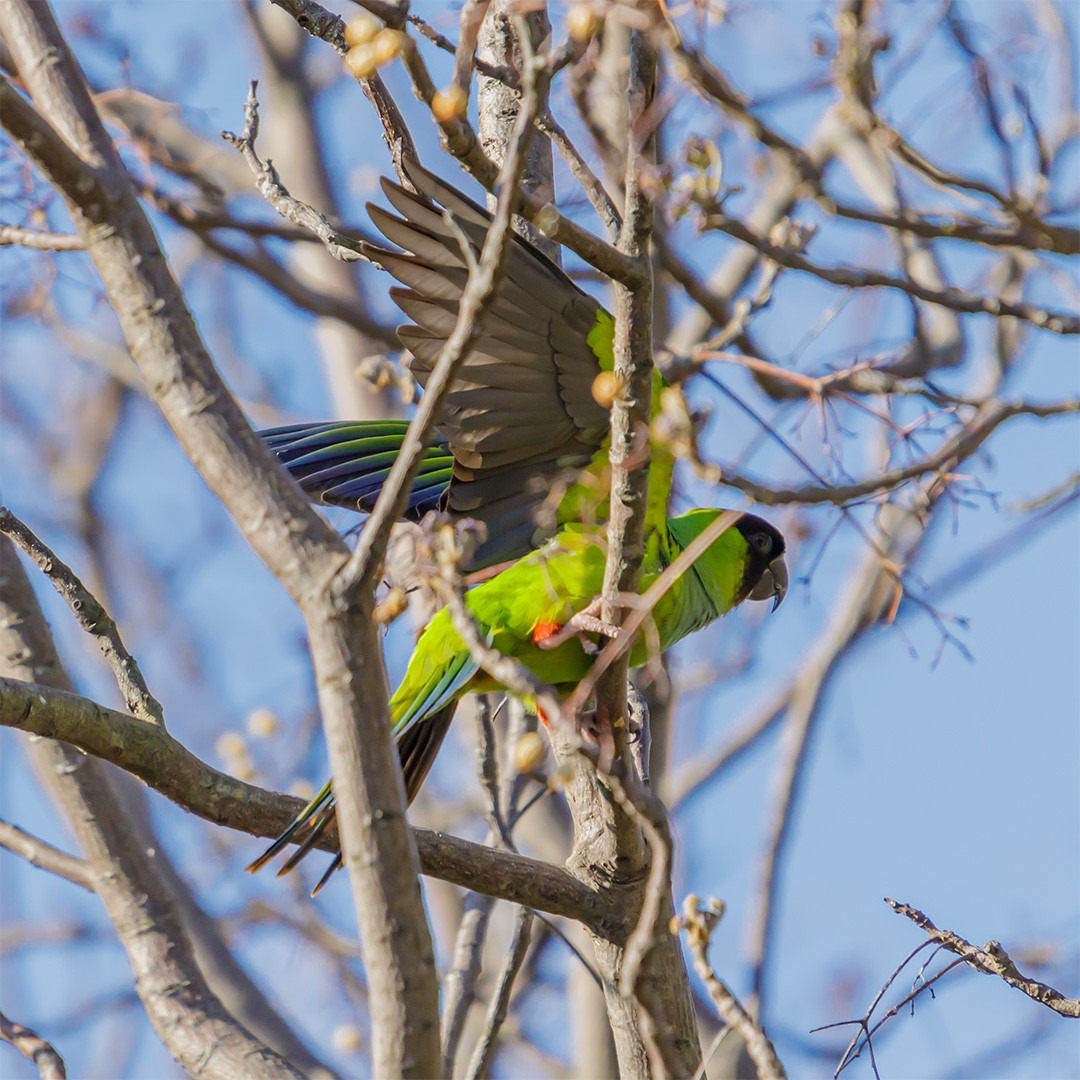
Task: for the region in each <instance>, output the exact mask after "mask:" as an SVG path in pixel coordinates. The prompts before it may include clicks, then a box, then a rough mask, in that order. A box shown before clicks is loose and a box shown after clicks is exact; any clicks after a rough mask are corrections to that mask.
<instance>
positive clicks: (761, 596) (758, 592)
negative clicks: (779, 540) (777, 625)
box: [750, 555, 788, 611]
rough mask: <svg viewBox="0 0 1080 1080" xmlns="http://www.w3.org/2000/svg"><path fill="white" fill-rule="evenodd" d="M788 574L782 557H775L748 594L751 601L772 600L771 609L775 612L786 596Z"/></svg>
mask: <svg viewBox="0 0 1080 1080" xmlns="http://www.w3.org/2000/svg"><path fill="white" fill-rule="evenodd" d="M787 590H788V572H787V563H786V562H784V556H783V555H777V557H776V558H775V559H773V561H772V562H771V563H769V566H768V569H766V571H765V572H764V573H763V574H762V575H761V580H760V581H759V582H758V583H757V584H756V585H755V586H754V588H753V590H752V591H751V593H750V599H751V600H772V602H773V605H772V609H773V611H775V610H776V609H777V608H778V607H779V606H780V605H781V604H782V603H783V600H784V597H785V596H787Z"/></svg>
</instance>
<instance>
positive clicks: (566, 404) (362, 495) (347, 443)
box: [260, 157, 674, 570]
mask: <svg viewBox="0 0 1080 1080" xmlns="http://www.w3.org/2000/svg"><path fill="white" fill-rule="evenodd" d="M404 170H405V173H406V175H407V176H408V178H409V180H410V182H411V183H412V184H413V185H414V186H415V188H416V189H417V193H413V192H410V191H408V190H406V189H405V188H404V187H401V186H400V185H398V184H396V183H393V182H392V181H390V180H387V179H385V178H384V179H383V181H382V188H383V191H384V192H385V193H386V197H387V199H388V200H389V202H390V204H391V206H393V208H394V209H395V210H396V211H397V214H393V213H390V212H388V211H386V210H384V209H382V208H380V207H378V206H375V205H373V204H368V213H369V215H370V217H371V221H372V223H373V224H374V225H375V226H376V228H378V230H379V231H380V232H381V233H382V235H383V236H384V237H385V238H386V239H387V240H388V241H389V242H390V243H391V244H394V245H397V246H398V247H399V248H401V249H402V250H401V251H394V250H390V249H389V248H382V247H378V246H376V245H374V244H369V243H365V244H364V245H363V251H364V254H365V255H366V256H367V258H368V259H370V260H371V261H372V262H373V263H375V264H376V265H378V266H380V267H382V268H383V269H384V270H386V271H387V272H388V273H390V274H391V275H392V276H393V277H394V278H396V279H397V280H398V281H399V282H400V283H401V285H402V286H404V287H395V288H392V289H391V290H390V295H391V297H392V298H393V300H394V301H395V302H396V303H397V305H398V307H400V308H401V310H402V311H403V312H404V313H405V315H406V316H407V317H408V318H410V319H412V320H413V322H412V324H409V325H405V326H402V327H399V329H398V337H399V338H400V340H401V343H402V345H403V346H404V347H405V348H406V349H408V350H409V351H410V352H411V354H412V357H413V359H412V363H411V370H412V374H413V375H414V376H415V378H416V379H417V381H418V382H419V383H420V385H421V387H423V386H425V385H426V383H427V379H428V377H429V376H430V374H431V372H432V370H433V365H434V364H435V361H436V358H437V357H438V354H439V350H440V349H441V348H442V345H443V343H444V342H445V340H446V338H447V337H448V336H449V334H450V332H451V330H452V328H453V326H454V322H455V320H456V318H457V306H458V303H459V301H460V299H461V294H462V292H463V290H464V288H465V283H466V280H467V278H468V265H467V262H466V259H465V255H464V254H463V252H462V247H461V245H462V241H463V240H465V239H467V241H468V243H469V244H470V245H471V247H472V249H473V253H474V254H475V255H479V252H480V249H481V247H482V245H483V242H484V237H485V235H486V234H487V229H488V226H489V225H490V224H491V215H490V214H489V213H488V212H487V211H486V210H485V209H483V208H482V207H480V206H478V205H477V204H476V203H474V202H473V201H472V200H470V199H468V198H467V197H466V196H465V195H463V194H461V193H460V192H459V191H457V190H455V189H454V188H453V187H451V186H450V185H449V184H447V183H445V182H444V181H442V180H440V179H439V178H438V177H437V176H435V175H434V174H433V173H431V172H428V171H427V170H426V169H424V168H423V167H422V166H421V165H420V164H419V163H418V162H417V161H416V160H415V159H413V158H411V157H406V158H405V159H404ZM444 209H445V213H446V214H447V215H448V216H449V217H450V218H451V219H452V222H453V224H452V225H451V224H449V223H448V222H447V220H446V218H445V217H444ZM481 327H482V332H481V334H480V336H479V338H478V340H477V342H476V343H475V345H474V347H473V349H472V351H471V353H470V354H469V356H468V357H467V358H466V359H465V361H464V363H463V365H462V367H461V368H460V369H459V373H458V377H457V379H456V381H455V384H454V387H453V388H452V390H451V391H450V394H449V398H448V400H447V403H446V408H445V410H444V414H443V416H442V418H441V423H440V428H439V430H438V433H437V435H436V437H435V438H434V439H433V440H432V442H431V444H430V445H429V446H428V448H427V450H426V453H425V455H424V458H423V460H422V462H421V466H420V470H419V472H418V474H417V476H416V479H415V480H414V482H413V485H412V488H411V491H410V496H409V501H408V506H407V509H406V513H405V516H406V517H407V518H408V519H410V520H416V521H419V520H420V519H421V518H422V517H423V516H424V515H425V514H426V513H427V512H428V511H430V510H434V509H440V510H443V511H445V512H447V513H448V514H449V515H450V517H451V518H454V517H456V518H464V517H468V518H472V519H473V520H474V521H477V522H479V523H480V524H481V525H482V526H483V527H484V529H485V531H486V537H487V538H486V540H484V541H483V542H482V543H480V544H479V546H478V547H477V548H476V549H475V551H474V553H473V555H472V558H471V568H472V569H474V570H479V569H482V568H484V567H489V566H494V565H502V564H504V563H507V562H510V561H512V560H514V559H516V558H519V557H520V556H522V555H524V554H526V553H527V552H529V551H531V550H533V549H535V548H537V547H538V546H539V545H540V544H541V543H543V542H544V540H545V539H547V538H548V537H549V536H551V535H552V534H553V533H554V532H556V531H557V530H558V528H559V527H561V526H562V525H564V524H567V523H570V522H589V521H592V522H598V521H603V520H604V519H605V516H606V513H607V505H606V504H607V500H608V495H609V491H610V479H609V472H610V466H609V462H608V446H609V441H610V435H609V408H610V404H611V398H612V396H613V391H614V388H615V385H616V384H615V383H614V381H613V380H614V376H613V374H612V375H611V380H609V385H608V388H607V391H606V392H600V390H599V388H600V382H603V380H600V382H598V376H600V375H601V374H602V373H604V372H606V373H609V374H611V373H612V371H613V367H614V334H615V324H614V320H613V318H612V316H611V315H610V313H609V312H607V311H605V310H604V308H603V307H601V305H600V304H599V303H598V302H597V301H596V300H594V299H593V298H592V297H591V296H589V295H588V294H587V293H585V292H584V291H582V290H581V289H580V288H578V286H577V285H575V284H574V282H573V281H571V280H570V278H569V277H568V276H567V275H566V274H565V273H564V272H563V270H562V269H561V268H560V267H559V266H558V265H556V264H555V263H554V262H552V261H551V260H550V259H548V258H547V257H546V256H545V255H544V254H543V253H542V252H540V251H539V250H538V249H537V248H536V247H535V246H534V245H533V244H530V243H529V242H528V241H527V240H526V239H524V238H523V237H521V236H519V235H517V234H516V233H515V234H514V235H513V236H512V238H511V241H510V245H509V252H508V256H507V260H506V270H505V273H504V274H503V277H502V279H501V281H500V283H499V285H498V288H497V291H496V295H495V298H494V301H493V303H492V304H491V306H490V307H489V309H488V310H487V312H486V313H485V315H484V316H483V318H482V320H481ZM663 390H664V382H663V379H662V378H661V377H660V375H659V373H654V380H653V390H652V414H653V415H654V416H655V415H656V413H657V412H658V410H659V408H660V395H661V393H662V392H663ZM407 428H408V421H406V420H368V421H327V422H315V423H304V424H293V425H288V426H284V427H276V428H269V429H266V430H264V431H262V432H260V435H261V436H262V438H263V439H264V440H265V442H266V443H267V445H268V446H269V447H270V449H271V450H272V451H273V452H274V454H275V455H276V456H277V457H278V459H279V460H280V461H281V462H282V464H283V465H284V466H285V468H286V469H287V470H288V471H289V473H290V474H291V475H292V476H293V477H294V478H295V479H296V480H297V481H298V483H299V484H300V486H301V487H302V488H303V490H304V491H305V492H307V493H308V495H309V496H310V497H311V498H312V499H313V500H315V501H317V502H320V503H323V504H326V505H332V506H344V507H347V508H349V509H352V510H361V511H365V512H367V511H370V510H371V508H372V507H373V506H374V503H375V499H376V497H377V496H378V493H379V491H380V489H381V487H382V484H383V482H384V481H385V480H386V477H387V475H388V473H389V470H390V466H391V465H392V464H393V462H394V458H395V457H396V455H397V453H398V451H399V450H400V448H401V444H402V440H403V439H404V437H405V432H406V430H407ZM673 468H674V458H673V456H672V455H671V453H670V452H669V451H668V450H667V449H666V448H665V447H664V446H662V445H657V446H654V448H653V452H652V459H651V464H650V473H649V485H648V487H649V505H648V507H647V518H646V520H647V522H648V523H649V524H650V525H653V524H655V525H657V526H662V525H663V522H664V519H665V518H666V516H667V502H668V496H669V494H670V492H671V486H672V473H673ZM553 491H554V492H555V494H554V495H552V494H551V493H552V492H553ZM545 500H549V502H550V501H554V504H555V505H553V506H551V507H550V509H551V510H552V511H553V512H552V513H549V514H547V515H546V517H545V518H544V522H543V524H542V525H541V524H538V521H537V511H538V510H540V509H542V507H543V506H544V504H545ZM542 516H543V515H542Z"/></svg>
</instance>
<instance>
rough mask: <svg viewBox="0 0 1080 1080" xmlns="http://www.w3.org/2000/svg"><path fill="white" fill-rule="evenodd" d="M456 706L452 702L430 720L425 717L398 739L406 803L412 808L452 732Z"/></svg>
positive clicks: (428, 717) (429, 717)
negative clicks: (448, 734) (451, 725)
mask: <svg viewBox="0 0 1080 1080" xmlns="http://www.w3.org/2000/svg"><path fill="white" fill-rule="evenodd" d="M455 709H457V702H456V701H452V702H451V703H450V704H449V705H445V706H443V708H441V709H439V710H438V711H437V712H433V713H432V714H431V715H430V716H425V717H424V719H423V720H421V721H420V722H419V723H416V724H413V726H412V727H411V728H409V729H408V730H407V731H406V732H405V733H404V734H403V735H401V736H400V737H399V738H398V741H397V748H398V757H399V758H400V759H401V774H402V776H404V777H405V801H406V803H407V804H408V805H409V806H411V805H412V801H413V799H415V798H416V796H417V794H418V793H419V791H420V785H421V784H423V782H424V780H425V779H427V774H428V773H429V772H431V766H432V765H433V764H434V763H435V755H436V754H438V752H439V747H440V746H442V744H443V739H445V738H446V733H447V732H448V731H449V730H450V721H451V720H453V719H454V710H455Z"/></svg>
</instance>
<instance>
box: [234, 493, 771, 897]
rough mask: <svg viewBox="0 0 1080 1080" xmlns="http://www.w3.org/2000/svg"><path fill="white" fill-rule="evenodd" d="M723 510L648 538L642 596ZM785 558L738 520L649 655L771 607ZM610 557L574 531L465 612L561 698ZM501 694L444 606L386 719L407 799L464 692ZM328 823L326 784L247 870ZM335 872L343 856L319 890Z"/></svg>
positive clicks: (758, 527) (574, 671)
mask: <svg viewBox="0 0 1080 1080" xmlns="http://www.w3.org/2000/svg"><path fill="white" fill-rule="evenodd" d="M725 512H726V511H723V510H719V509H696V510H691V511H688V512H687V513H685V514H682V515H680V516H678V517H672V518H668V519H666V520H665V521H664V523H663V524H662V525H661V526H660V527H658V528H653V529H651V530H649V531H648V532H647V533H646V537H645V548H644V552H643V558H642V565H641V577H640V585H639V589H640V591H641V592H644V591H645V590H647V589H648V588H649V586H650V585H651V584H652V583H653V582H654V581H655V580H656V579H657V577H658V576H659V575H660V574H661V573H663V571H664V569H665V568H666V567H667V566H669V565H670V564H671V563H672V561H673V560H674V559H675V558H676V557H677V556H678V555H679V553H680V552H681V551H682V550H683V549H684V548H686V547H687V545H688V544H690V543H691V541H693V540H694V538H695V537H697V536H699V535H700V534H701V533H702V532H703V530H705V529H706V528H708V527H709V525H710V524H711V523H712V522H714V521H715V520H716V519H717V518H718V517H719V516H720V515H721V514H723V513H725ZM784 554H785V543H784V538H783V536H782V535H781V533H780V532H779V531H778V530H777V529H776V528H775V527H774V526H773V525H771V524H769V523H768V522H766V521H764V520H762V519H761V518H759V517H756V516H755V515H753V514H748V513H744V514H742V516H741V517H739V518H737V519H736V520H735V521H734V522H733V523H732V524H731V525H730V526H729V527H728V528H727V529H725V530H724V531H723V532H721V533H720V535H719V536H718V537H717V539H715V540H713V541H712V543H711V544H709V546H708V547H706V548H705V550H704V551H703V552H702V553H701V554H700V555H699V557H698V558H697V559H696V561H695V562H693V563H692V564H691V566H690V568H689V569H688V570H687V571H685V572H684V573H683V574H682V576H681V577H679V579H678V580H677V581H676V582H675V584H674V585H673V587H672V588H670V589H669V590H668V591H667V592H665V593H664V594H663V595H662V596H661V598H660V600H659V601H658V602H657V604H656V606H655V607H654V608H653V610H652V613H651V617H652V623H653V627H654V630H655V636H654V637H652V639H651V640H652V643H653V644H652V647H656V646H657V645H658V647H659V649H660V650H661V651H664V650H667V649H669V648H670V647H671V646H672V645H674V644H675V643H676V642H678V641H680V640H682V639H683V638H684V637H686V636H687V635H688V634H691V633H693V632H694V631H696V630H700V629H701V628H702V627H704V626H707V625H708V624H709V623H711V622H712V621H713V620H715V619H716V618H718V617H719V616H721V615H724V614H726V613H727V612H729V611H731V610H732V609H733V608H735V607H737V606H738V605H739V604H740V603H742V602H743V601H744V600H747V599H749V600H770V599H771V600H772V601H773V609H774V610H775V608H776V607H778V606H779V604H780V602H781V601H782V600H783V598H784V595H785V593H786V592H787V587H788V572H787V564H786V562H785V559H784ZM605 561H606V550H605V544H604V539H603V532H602V531H599V532H598V531H597V530H596V529H595V528H590V527H588V526H584V525H581V524H576V523H571V524H568V525H567V526H566V527H564V528H563V529H562V531H561V532H559V533H558V534H557V535H556V536H555V537H554V538H553V539H551V540H549V541H548V542H547V543H546V544H545V545H544V546H542V547H540V548H539V549H537V550H535V551H533V552H531V553H530V554H527V555H525V556H523V557H522V558H520V559H518V560H517V561H516V562H514V563H513V564H512V565H510V566H509V567H507V568H506V569H504V570H501V571H500V572H499V573H497V574H495V575H494V576H492V577H490V578H489V579H488V580H486V581H484V582H483V583H482V584H479V585H476V586H475V587H474V588H472V589H470V590H469V591H468V592H467V593H465V597H464V601H465V605H466V607H467V609H468V611H469V612H470V613H471V616H472V618H473V620H474V621H475V624H476V628H477V630H478V632H479V634H480V635H481V638H482V639H483V640H484V641H486V642H487V643H488V645H489V646H490V647H492V648H494V649H496V650H497V651H499V652H500V653H503V654H506V655H508V656H512V657H514V658H516V659H517V660H519V661H520V662H521V663H523V664H524V665H525V666H526V667H527V668H528V669H529V670H530V671H532V672H533V674H534V675H536V676H537V677H538V678H539V679H541V680H542V681H543V682H545V683H547V684H549V685H550V686H552V687H553V688H554V689H555V690H556V692H559V693H562V694H564V695H565V694H566V693H569V692H570V691H571V690H572V689H573V688H574V687H575V686H576V685H577V684H578V683H579V682H580V681H581V679H582V678H583V677H584V676H585V674H586V673H587V671H588V669H589V666H590V664H591V663H592V655H591V654H592V653H593V652H595V650H596V644H595V641H594V640H592V639H593V638H594V637H595V636H596V634H595V633H594V632H591V631H585V630H583V631H581V632H576V633H575V632H571V633H570V634H569V636H567V635H566V634H564V633H561V631H563V630H564V629H565V628H567V627H568V626H570V627H571V628H572V627H573V626H574V625H575V624H574V622H573V621H572V620H574V617H575V616H576V615H578V614H579V613H580V612H583V611H585V610H587V609H589V608H590V606H591V605H592V603H593V601H594V600H595V599H596V598H597V597H598V596H599V595H600V594H601V591H602V588H603V580H604V564H605ZM586 625H587V624H586ZM603 632H604V631H603V630H601V631H600V633H601V634H603ZM649 654H650V644H649V643H648V642H647V641H646V640H645V638H644V636H643V635H641V634H640V633H639V634H638V635H637V636H636V637H635V638H634V639H633V641H632V642H631V645H630V652H629V662H630V665H631V667H637V666H641V665H642V664H644V663H646V662H647V660H648V659H649ZM499 688H500V687H499V684H498V683H496V682H495V681H494V680H493V679H492V678H491V677H490V676H489V675H488V674H486V673H485V672H484V671H483V669H482V668H481V667H480V666H479V664H478V663H477V661H476V660H475V659H474V658H473V656H472V654H471V653H470V651H469V649H468V647H467V646H466V644H465V642H464V641H463V640H462V638H461V637H460V636H459V634H458V632H457V630H455V628H454V625H453V621H452V619H451V616H450V613H449V611H448V610H447V609H446V608H443V609H442V610H440V611H439V612H438V613H436V614H435V616H434V617H433V618H432V619H431V620H430V621H429V622H428V624H427V626H426V627H425V628H424V630H423V632H422V633H421V635H420V637H419V639H418V641H417V643H416V647H415V649H414V650H413V653H412V656H411V658H410V659H409V663H408V667H407V668H406V671H405V674H404V676H403V677H402V680H401V683H400V685H399V686H398V687H397V689H396V690H395V691H394V693H393V695H392V697H391V698H390V719H391V724H392V726H393V732H394V735H395V737H396V740H397V746H398V752H399V756H400V760H401V767H402V773H403V776H404V780H405V791H406V797H407V801H408V802H409V803H411V802H412V800H413V799H414V798H415V797H416V794H417V792H418V791H419V789H420V785H421V784H422V783H423V781H424V778H425V777H426V776H427V774H428V771H429V770H430V768H431V765H432V763H433V762H434V760H435V755H436V754H437V753H438V750H439V747H440V745H441V744H442V741H443V739H444V738H445V736H446V733H447V731H448V730H449V726H450V722H451V720H452V719H453V715H454V711H455V709H456V707H457V703H458V701H459V699H460V698H462V697H463V696H464V695H465V694H467V693H470V692H487V691H491V690H495V689H499ZM529 704H530V703H529V702H526V705H527V706H528V705H529ZM541 719H543V717H541ZM333 816H334V796H333V787H332V782H328V783H327V784H326V785H325V786H324V787H323V788H322V790H321V791H319V793H318V794H317V795H316V796H315V797H314V798H313V799H312V800H311V801H310V802H309V803H308V804H307V806H305V807H304V808H303V809H302V810H301V811H300V813H299V814H298V815H297V816H296V818H295V819H294V820H293V821H292V823H291V824H290V825H289V826H288V827H287V828H286V829H285V831H284V832H283V833H282V834H281V836H280V837H279V838H278V839H277V840H275V841H274V843H273V844H271V845H270V846H269V847H268V848H267V849H266V851H265V852H264V853H263V854H262V855H260V856H259V857H258V858H257V859H256V860H255V861H254V862H252V863H251V864H250V866H248V867H247V869H248V870H249V872H252V873H254V872H255V871H257V870H259V869H260V868H261V867H263V866H264V865H265V864H266V863H267V862H269V861H270V860H271V859H273V858H274V856H275V855H277V854H278V853H279V852H280V851H281V850H283V848H284V847H285V846H286V845H287V844H288V843H289V842H290V841H291V840H292V839H293V837H295V836H296V835H297V834H298V833H299V832H301V831H302V830H303V829H304V828H305V826H307V827H308V828H309V831H308V834H307V835H306V836H305V837H304V840H303V842H302V843H301V844H300V845H299V847H298V848H297V850H296V852H294V853H293V854H292V855H291V856H290V858H289V859H288V860H287V861H286V862H285V863H284V865H283V866H282V868H281V870H280V871H279V876H280V874H284V873H287V872H288V871H289V870H291V869H292V868H293V867H294V866H296V865H297V863H298V862H299V861H300V860H301V859H302V858H303V857H304V856H305V855H306V854H307V853H308V852H309V851H310V850H311V848H312V847H314V846H315V844H316V842H317V841H318V839H319V837H320V835H321V834H322V833H323V832H324V831H325V829H326V828H327V826H328V825H329V824H330V822H331V821H332V820H333ZM340 865H341V855H340V853H339V854H338V855H337V856H335V858H334V860H333V862H332V863H331V865H330V867H329V869H328V870H327V872H326V873H325V874H324V875H323V878H322V880H321V881H320V882H319V883H318V885H317V886H316V888H315V892H318V891H319V889H321V888H322V887H323V885H324V884H325V883H326V881H328V880H329V878H330V876H331V875H332V874H333V872H334V871H335V870H336V869H337V868H338V867H339V866H340ZM313 895H314V893H313Z"/></svg>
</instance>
